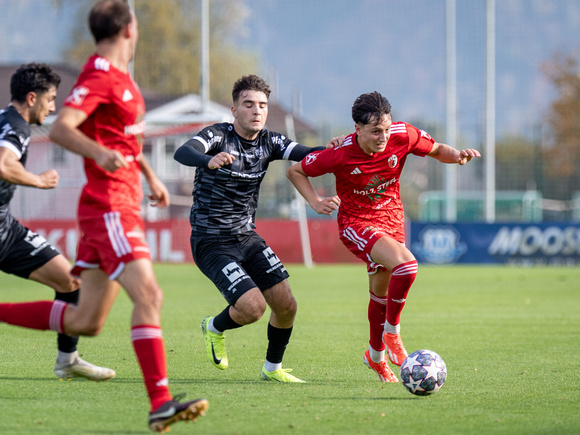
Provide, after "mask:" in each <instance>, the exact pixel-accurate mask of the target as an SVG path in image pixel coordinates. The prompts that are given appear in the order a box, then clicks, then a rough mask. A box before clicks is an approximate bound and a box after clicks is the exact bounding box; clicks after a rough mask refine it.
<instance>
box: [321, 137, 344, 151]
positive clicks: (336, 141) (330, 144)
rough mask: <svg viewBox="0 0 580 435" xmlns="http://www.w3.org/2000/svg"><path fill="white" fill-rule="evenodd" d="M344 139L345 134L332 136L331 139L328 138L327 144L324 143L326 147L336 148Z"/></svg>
mask: <svg viewBox="0 0 580 435" xmlns="http://www.w3.org/2000/svg"><path fill="white" fill-rule="evenodd" d="M345 139H346V136H345V135H342V136H338V137H333V138H332V139H330V142H328V144H327V145H326V148H338V147H339V146H341V145H342V144H343V142H344V140H345Z"/></svg>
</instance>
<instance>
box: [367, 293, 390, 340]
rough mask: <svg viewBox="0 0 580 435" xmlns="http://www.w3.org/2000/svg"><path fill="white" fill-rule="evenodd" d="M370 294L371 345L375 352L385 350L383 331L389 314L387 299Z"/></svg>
mask: <svg viewBox="0 0 580 435" xmlns="http://www.w3.org/2000/svg"><path fill="white" fill-rule="evenodd" d="M369 293H370V296H371V300H370V301H369V326H370V329H371V334H370V335H371V338H370V340H369V344H370V345H371V347H372V348H373V349H374V350H385V343H383V332H384V331H383V329H384V327H385V320H386V314H387V307H386V305H387V298H380V297H378V296H377V295H375V294H374V293H372V292H369Z"/></svg>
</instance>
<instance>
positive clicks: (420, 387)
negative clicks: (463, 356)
mask: <svg viewBox="0 0 580 435" xmlns="http://www.w3.org/2000/svg"><path fill="white" fill-rule="evenodd" d="M445 379H447V367H446V366H445V362H444V361H443V359H442V358H441V357H440V356H439V355H437V354H436V353H435V352H433V351H432V350H426V349H423V350H416V351H415V352H413V353H412V354H410V355H409V356H408V357H407V358H405V360H404V361H403V364H401V382H402V383H403V385H404V386H405V388H406V389H407V390H409V391H410V392H411V393H413V394H416V395H417V396H428V395H429V394H433V393H436V392H437V391H439V390H440V389H441V387H442V386H443V384H444V383H445Z"/></svg>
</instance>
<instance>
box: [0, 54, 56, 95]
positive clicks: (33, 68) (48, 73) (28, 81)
mask: <svg viewBox="0 0 580 435" xmlns="http://www.w3.org/2000/svg"><path fill="white" fill-rule="evenodd" d="M52 85H54V87H56V88H58V85H60V76H59V75H58V74H57V73H55V72H54V71H53V70H52V68H50V67H49V66H48V65H47V64H45V63H28V64H24V65H21V66H20V68H18V69H17V70H16V72H15V73H14V74H12V78H11V79H10V95H11V99H12V101H17V102H19V103H23V102H24V101H26V95H27V94H28V93H29V92H36V93H37V94H43V93H45V92H48V90H49V89H50V87H51V86H52Z"/></svg>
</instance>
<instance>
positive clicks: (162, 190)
mask: <svg viewBox="0 0 580 435" xmlns="http://www.w3.org/2000/svg"><path fill="white" fill-rule="evenodd" d="M149 189H150V190H151V193H150V194H149V195H147V199H148V200H149V205H150V206H151V207H158V208H164V207H167V206H168V205H169V204H170V203H171V201H170V198H169V190H167V187H165V184H163V183H162V182H161V180H159V178H155V179H153V180H151V181H150V182H149Z"/></svg>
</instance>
